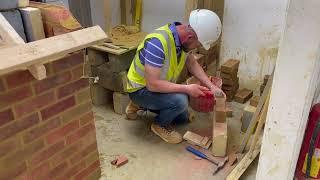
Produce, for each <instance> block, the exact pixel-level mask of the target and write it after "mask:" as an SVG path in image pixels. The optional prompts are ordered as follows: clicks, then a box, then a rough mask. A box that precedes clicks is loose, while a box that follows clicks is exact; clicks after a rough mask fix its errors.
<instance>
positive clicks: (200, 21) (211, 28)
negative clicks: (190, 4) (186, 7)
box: [189, 9, 221, 50]
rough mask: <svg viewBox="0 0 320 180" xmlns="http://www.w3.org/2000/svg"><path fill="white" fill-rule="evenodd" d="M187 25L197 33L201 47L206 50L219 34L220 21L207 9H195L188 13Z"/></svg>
mask: <svg viewBox="0 0 320 180" xmlns="http://www.w3.org/2000/svg"><path fill="white" fill-rule="evenodd" d="M189 24H190V26H191V27H192V28H193V29H194V31H195V32H196V33H197V36H198V39H199V41H200V43H201V44H202V46H203V47H204V48H205V49H206V50H208V49H209V48H210V45H211V44H213V43H215V42H216V41H217V40H218V39H219V36H220V34H221V21H220V19H219V17H218V16H217V14H216V13H214V12H212V11H210V10H208V9H196V10H193V11H192V12H191V13H190V17H189Z"/></svg>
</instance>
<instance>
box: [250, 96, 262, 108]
mask: <svg viewBox="0 0 320 180" xmlns="http://www.w3.org/2000/svg"><path fill="white" fill-rule="evenodd" d="M259 99H260V96H253V97H252V98H251V99H250V105H251V106H254V107H257V106H258V103H259Z"/></svg>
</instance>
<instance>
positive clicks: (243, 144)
mask: <svg viewBox="0 0 320 180" xmlns="http://www.w3.org/2000/svg"><path fill="white" fill-rule="evenodd" d="M272 81H273V72H272V75H271V78H270V79H269V80H268V83H267V85H266V88H265V91H263V94H262V96H261V98H260V101H259V103H258V106H257V110H256V111H255V113H254V114H253V116H252V119H251V121H250V124H249V127H248V129H247V131H246V134H245V135H244V137H243V139H242V142H241V145H240V148H239V151H238V152H239V153H243V151H244V149H245V148H246V145H247V142H248V140H249V138H250V135H251V133H252V131H253V128H254V126H255V125H256V123H257V121H258V117H259V114H260V112H261V110H262V107H263V105H264V103H265V101H266V99H267V96H268V94H269V91H270V89H271V85H272Z"/></svg>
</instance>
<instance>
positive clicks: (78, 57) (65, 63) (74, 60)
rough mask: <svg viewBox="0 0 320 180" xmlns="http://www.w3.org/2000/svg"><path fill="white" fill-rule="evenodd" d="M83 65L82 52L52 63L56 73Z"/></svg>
mask: <svg viewBox="0 0 320 180" xmlns="http://www.w3.org/2000/svg"><path fill="white" fill-rule="evenodd" d="M83 63H84V54H83V52H82V51H81V52H79V53H74V54H72V55H70V56H68V57H65V58H63V59H61V60H58V61H54V62H52V68H53V70H54V71H55V72H61V71H63V70H66V69H69V68H73V67H75V66H77V65H79V64H83Z"/></svg>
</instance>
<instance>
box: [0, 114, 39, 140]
mask: <svg viewBox="0 0 320 180" xmlns="http://www.w3.org/2000/svg"><path fill="white" fill-rule="evenodd" d="M38 122H39V116H38V114H37V113H34V114H32V115H30V116H27V117H26V118H24V119H22V120H19V121H15V122H13V123H12V124H8V125H7V126H3V127H1V128H0V141H3V140H4V139H7V138H9V137H11V136H14V135H15V134H17V133H19V132H21V131H23V130H25V129H28V128H29V127H31V126H33V125H35V124H37V123H38Z"/></svg>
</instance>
